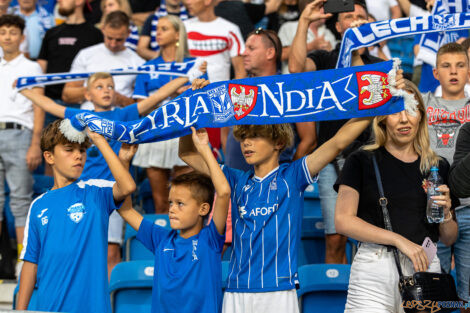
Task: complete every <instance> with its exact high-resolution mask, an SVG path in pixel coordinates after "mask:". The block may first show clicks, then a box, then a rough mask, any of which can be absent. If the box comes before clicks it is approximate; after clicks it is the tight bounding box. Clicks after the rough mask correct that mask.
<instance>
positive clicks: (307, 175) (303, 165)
mask: <svg viewBox="0 0 470 313" xmlns="http://www.w3.org/2000/svg"><path fill="white" fill-rule="evenodd" d="M302 168H303V169H304V173H305V177H307V182H308V183H309V184H313V183H314V182H315V181H314V179H313V178H312V176H311V175H310V171H309V170H308V166H307V158H304V159H303V161H302Z"/></svg>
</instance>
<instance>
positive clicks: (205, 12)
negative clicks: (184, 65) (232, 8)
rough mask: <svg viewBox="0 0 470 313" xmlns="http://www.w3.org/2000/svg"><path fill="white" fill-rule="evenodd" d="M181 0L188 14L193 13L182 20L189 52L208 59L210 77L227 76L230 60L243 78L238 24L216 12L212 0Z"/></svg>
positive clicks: (227, 77)
mask: <svg viewBox="0 0 470 313" xmlns="http://www.w3.org/2000/svg"><path fill="white" fill-rule="evenodd" d="M183 3H184V5H185V6H186V8H187V9H188V13H189V15H191V16H194V17H193V18H191V19H189V20H186V21H184V26H185V27H186V32H187V34H188V47H189V53H190V54H191V56H193V57H200V58H203V59H204V60H206V61H207V74H208V76H209V80H210V81H211V82H217V81H223V80H229V79H230V63H231V64H232V65H233V70H234V73H235V78H236V79H238V78H244V77H245V76H246V73H245V69H244V68H243V59H242V56H241V55H242V53H243V51H244V50H245V44H244V41H243V37H242V35H241V32H240V29H239V28H238V26H237V25H235V24H233V23H231V22H229V21H227V20H226V19H223V18H221V17H217V16H216V15H215V13H214V7H215V4H216V1H215V0H184V1H183Z"/></svg>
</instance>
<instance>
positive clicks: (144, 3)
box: [130, 0, 164, 26]
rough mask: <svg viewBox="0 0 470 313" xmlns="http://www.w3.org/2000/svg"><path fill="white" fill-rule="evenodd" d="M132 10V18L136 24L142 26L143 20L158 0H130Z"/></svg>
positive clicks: (150, 12)
mask: <svg viewBox="0 0 470 313" xmlns="http://www.w3.org/2000/svg"><path fill="white" fill-rule="evenodd" d="M130 2H131V8H132V12H134V14H133V15H132V20H133V21H134V23H135V24H136V25H137V26H142V25H144V23H145V20H146V19H147V18H148V17H149V15H150V14H152V13H153V11H155V10H156V9H157V8H158V7H159V6H160V2H164V1H160V0H130Z"/></svg>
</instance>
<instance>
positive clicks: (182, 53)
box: [160, 15, 189, 62]
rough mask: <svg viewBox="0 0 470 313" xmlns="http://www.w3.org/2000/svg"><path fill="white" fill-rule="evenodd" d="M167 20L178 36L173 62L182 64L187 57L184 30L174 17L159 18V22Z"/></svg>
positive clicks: (186, 41) (182, 25)
mask: <svg viewBox="0 0 470 313" xmlns="http://www.w3.org/2000/svg"><path fill="white" fill-rule="evenodd" d="M162 19H167V20H168V21H169V22H170V23H171V25H172V26H173V28H174V29H175V31H176V32H178V34H179V38H178V47H177V48H176V55H175V62H183V60H184V58H187V57H189V50H188V38H187V35H186V28H185V27H184V24H183V22H182V21H181V19H180V18H179V17H177V16H174V15H165V16H162V17H160V20H162Z"/></svg>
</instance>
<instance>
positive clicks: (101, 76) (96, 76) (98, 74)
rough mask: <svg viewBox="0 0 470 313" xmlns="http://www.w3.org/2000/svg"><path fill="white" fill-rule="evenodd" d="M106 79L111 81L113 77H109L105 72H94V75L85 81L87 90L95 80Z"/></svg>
mask: <svg viewBox="0 0 470 313" xmlns="http://www.w3.org/2000/svg"><path fill="white" fill-rule="evenodd" d="M107 78H111V79H113V76H111V74H109V73H106V72H96V73H94V74H93V75H91V76H90V77H88V79H87V81H86V85H87V88H90V86H91V85H92V84H93V83H94V82H96V81H97V80H99V79H107ZM113 83H114V80H113Z"/></svg>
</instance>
